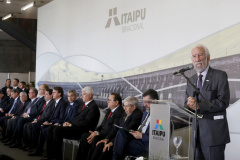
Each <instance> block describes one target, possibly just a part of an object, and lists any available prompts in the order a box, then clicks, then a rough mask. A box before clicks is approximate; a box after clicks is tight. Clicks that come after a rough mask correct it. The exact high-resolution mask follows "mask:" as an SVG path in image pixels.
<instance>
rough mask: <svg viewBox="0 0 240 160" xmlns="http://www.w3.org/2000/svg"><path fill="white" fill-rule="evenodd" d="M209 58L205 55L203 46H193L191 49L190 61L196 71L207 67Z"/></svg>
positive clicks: (201, 70)
mask: <svg viewBox="0 0 240 160" xmlns="http://www.w3.org/2000/svg"><path fill="white" fill-rule="evenodd" d="M209 60H210V57H209V56H208V57H207V56H206V53H205V50H204V48H202V47H195V48H193V49H192V63H193V66H194V68H195V70H196V71H197V72H198V73H201V72H203V71H204V70H205V69H206V68H207V66H208V64H209Z"/></svg>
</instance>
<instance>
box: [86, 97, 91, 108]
mask: <svg viewBox="0 0 240 160" xmlns="http://www.w3.org/2000/svg"><path fill="white" fill-rule="evenodd" d="M92 100H93V99H92ZM92 100H90V101H88V102H86V103H85V107H87V105H88V104H89V103H90V102H92Z"/></svg>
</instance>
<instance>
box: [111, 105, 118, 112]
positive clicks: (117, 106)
mask: <svg viewBox="0 0 240 160" xmlns="http://www.w3.org/2000/svg"><path fill="white" fill-rule="evenodd" d="M118 107H119V106H117V107H116V108H114V109H112V110H111V111H112V113H113V112H114V111H115V110H116V109H117V108H118Z"/></svg>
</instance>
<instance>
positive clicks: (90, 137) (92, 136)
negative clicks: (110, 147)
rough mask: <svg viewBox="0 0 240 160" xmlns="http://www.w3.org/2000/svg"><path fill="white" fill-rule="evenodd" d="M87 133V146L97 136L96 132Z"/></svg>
mask: <svg viewBox="0 0 240 160" xmlns="http://www.w3.org/2000/svg"><path fill="white" fill-rule="evenodd" d="M89 133H91V134H90V136H89V137H88V138H87V141H88V143H89V144H91V143H92V140H93V138H94V137H95V136H96V135H97V132H93V131H89Z"/></svg>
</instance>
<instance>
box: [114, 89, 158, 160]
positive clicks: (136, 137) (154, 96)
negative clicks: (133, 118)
mask: <svg viewBox="0 0 240 160" xmlns="http://www.w3.org/2000/svg"><path fill="white" fill-rule="evenodd" d="M142 96H143V103H144V106H145V108H146V111H145V112H144V113H143V116H142V122H141V125H140V126H139V127H138V130H137V131H131V132H129V133H128V132H125V131H124V130H119V131H118V133H117V135H116V137H115V140H114V144H117V145H114V146H113V159H116V160H123V159H124V157H125V155H132V156H136V157H137V156H141V155H147V154H148V145H149V127H150V104H151V103H152V100H158V93H157V92H156V91H155V90H153V89H148V90H147V91H146V92H144V93H143V95H142Z"/></svg>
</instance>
